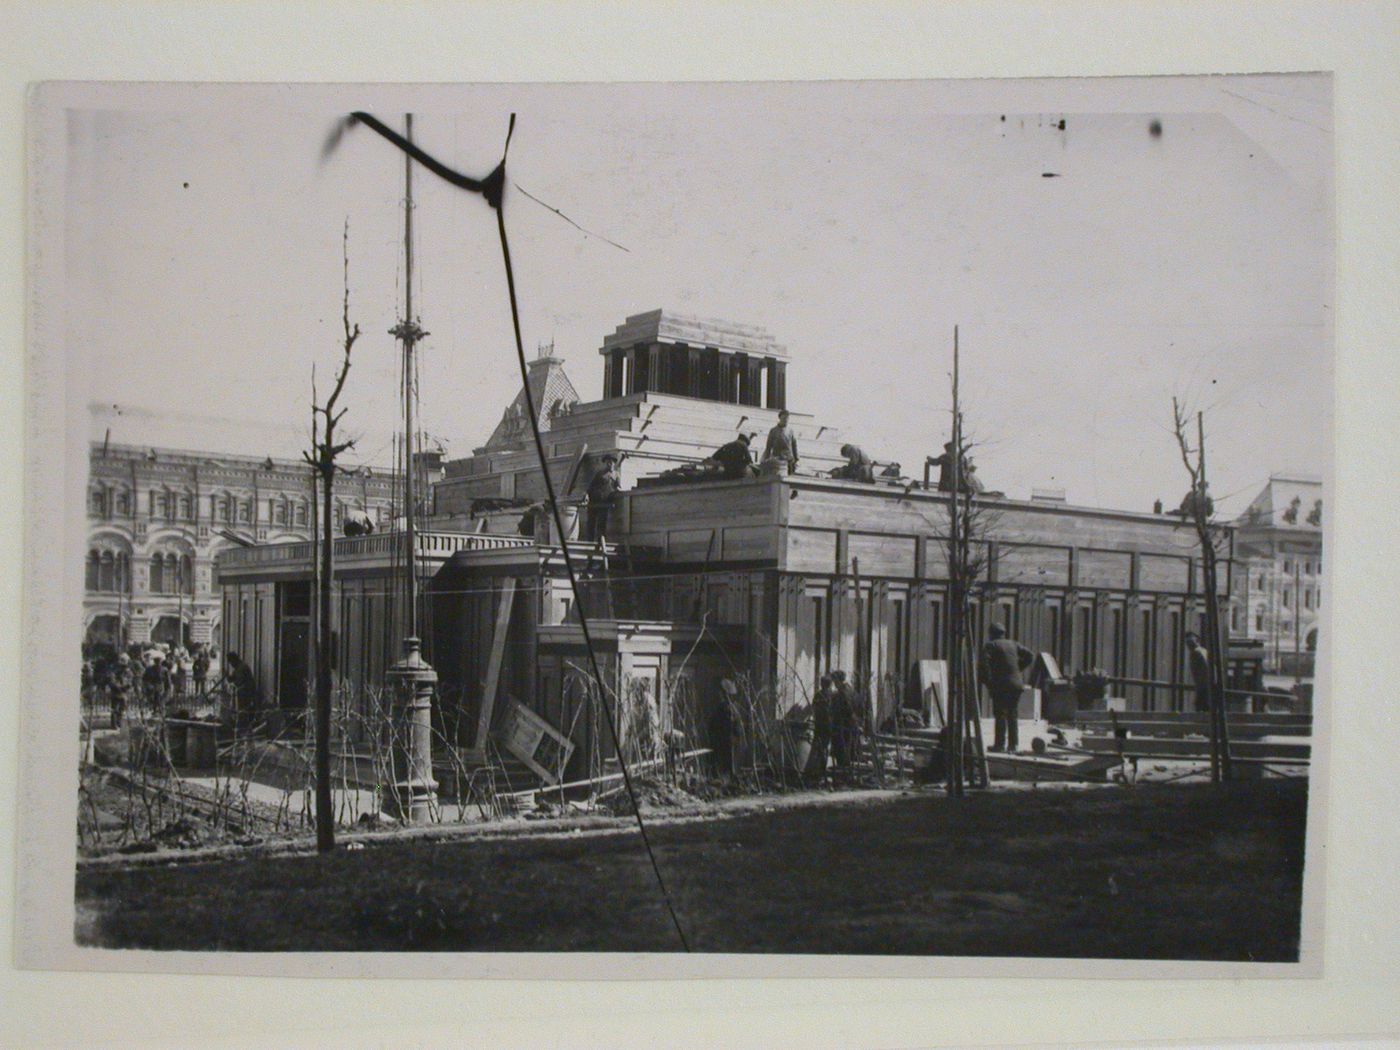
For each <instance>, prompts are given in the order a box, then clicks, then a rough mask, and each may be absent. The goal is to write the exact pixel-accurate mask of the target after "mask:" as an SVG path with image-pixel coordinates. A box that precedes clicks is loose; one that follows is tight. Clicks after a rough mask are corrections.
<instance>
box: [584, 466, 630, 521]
mask: <svg viewBox="0 0 1400 1050" xmlns="http://www.w3.org/2000/svg"><path fill="white" fill-rule="evenodd" d="M621 489H622V483H621V482H620V481H619V480H618V477H617V457H616V456H614V455H612V454H611V453H609V454H608V455H605V456H603V460H602V462H601V463H600V464H599V466H598V472H597V473H596V474H594V475H593V478H592V480H591V481H589V482H588V518H587V522H586V524H587V533H588V535H587V536H586V537H585V538H586V539H590V540H601V539H602V538H603V537H604V536H606V535H607V532H608V517H609V515H611V514H612V509H613V507H614V506H616V504H617V494H618V492H619V491H620V490H621Z"/></svg>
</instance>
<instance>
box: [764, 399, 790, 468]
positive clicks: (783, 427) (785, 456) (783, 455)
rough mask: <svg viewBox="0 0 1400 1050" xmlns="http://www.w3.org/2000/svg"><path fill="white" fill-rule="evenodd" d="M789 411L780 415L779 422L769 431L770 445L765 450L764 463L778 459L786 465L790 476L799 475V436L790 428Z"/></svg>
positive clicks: (781, 412) (785, 410) (783, 411)
mask: <svg viewBox="0 0 1400 1050" xmlns="http://www.w3.org/2000/svg"><path fill="white" fill-rule="evenodd" d="M789 418H790V416H789V414H788V410H787V409H783V410H782V411H780V412H779V413H778V422H777V424H776V425H775V426H774V427H773V429H772V430H770V431H768V444H767V445H765V446H764V448H763V462H765V463H766V462H768V461H769V460H770V459H776V460H778V461H779V462H780V463H783V464H786V466H787V472H788V473H789V474H796V473H797V435H796V434H795V433H793V430H792V427H790V426H788V419H789Z"/></svg>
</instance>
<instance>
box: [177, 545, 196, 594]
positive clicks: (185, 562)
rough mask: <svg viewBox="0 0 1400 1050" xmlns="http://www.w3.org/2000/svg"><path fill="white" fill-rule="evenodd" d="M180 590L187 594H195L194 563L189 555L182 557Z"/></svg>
mask: <svg viewBox="0 0 1400 1050" xmlns="http://www.w3.org/2000/svg"><path fill="white" fill-rule="evenodd" d="M180 589H181V590H182V591H184V592H185V593H186V594H193V593H194V561H193V560H192V559H191V558H190V556H189V555H188V554H182V555H181V556H180Z"/></svg>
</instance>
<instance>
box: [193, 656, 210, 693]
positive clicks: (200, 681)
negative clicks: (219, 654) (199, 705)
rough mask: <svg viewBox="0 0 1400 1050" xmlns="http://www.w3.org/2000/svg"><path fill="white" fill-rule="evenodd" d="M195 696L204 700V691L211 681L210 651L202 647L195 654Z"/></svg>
mask: <svg viewBox="0 0 1400 1050" xmlns="http://www.w3.org/2000/svg"><path fill="white" fill-rule="evenodd" d="M193 670H194V695H195V696H197V697H199V698H200V699H201V700H202V699H204V691H205V689H206V687H207V683H208V681H209V650H208V649H207V648H204V647H201V648H200V650H199V652H197V653H195V654H194V669H193Z"/></svg>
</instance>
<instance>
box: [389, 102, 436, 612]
mask: <svg viewBox="0 0 1400 1050" xmlns="http://www.w3.org/2000/svg"><path fill="white" fill-rule="evenodd" d="M404 125H405V137H406V138H407V139H408V141H409V142H412V141H413V114H412V113H406V114H404ZM403 181H404V204H403V257H404V267H403V273H404V280H403V286H404V292H403V301H404V308H403V317H402V318H401V319H400V320H399V323H398V324H396V325H395V326H394V327H393V328H391V329H389V334H390V335H393V336H396V337H397V338H398V340H399V342H400V344H401V345H402V346H403V432H404V446H403V447H404V457H403V460H404V476H403V481H404V519H405V532H406V533H407V537H406V538H407V541H408V557H407V562H408V591H407V602H408V621H407V623H408V636H409V637H410V638H416V637H417V636H418V545H417V540H416V523H415V521H414V519H415V517H416V516H417V510H418V508H417V498H416V497H417V493H416V491H415V488H414V483H413V451H414V442H413V399H414V396H415V394H416V393H417V388H416V385H415V383H414V368H413V348H414V346H415V345H416V344H417V343H418V341H419V340H420V339H423V338H424V337H425V336H427V334H428V333H427V332H425V331H423V329H422V328H421V327H420V326H419V324H418V320H417V318H415V317H414V316H413V158H412V157H411V156H409V155H408V154H407V153H405V154H404V162H403Z"/></svg>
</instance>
